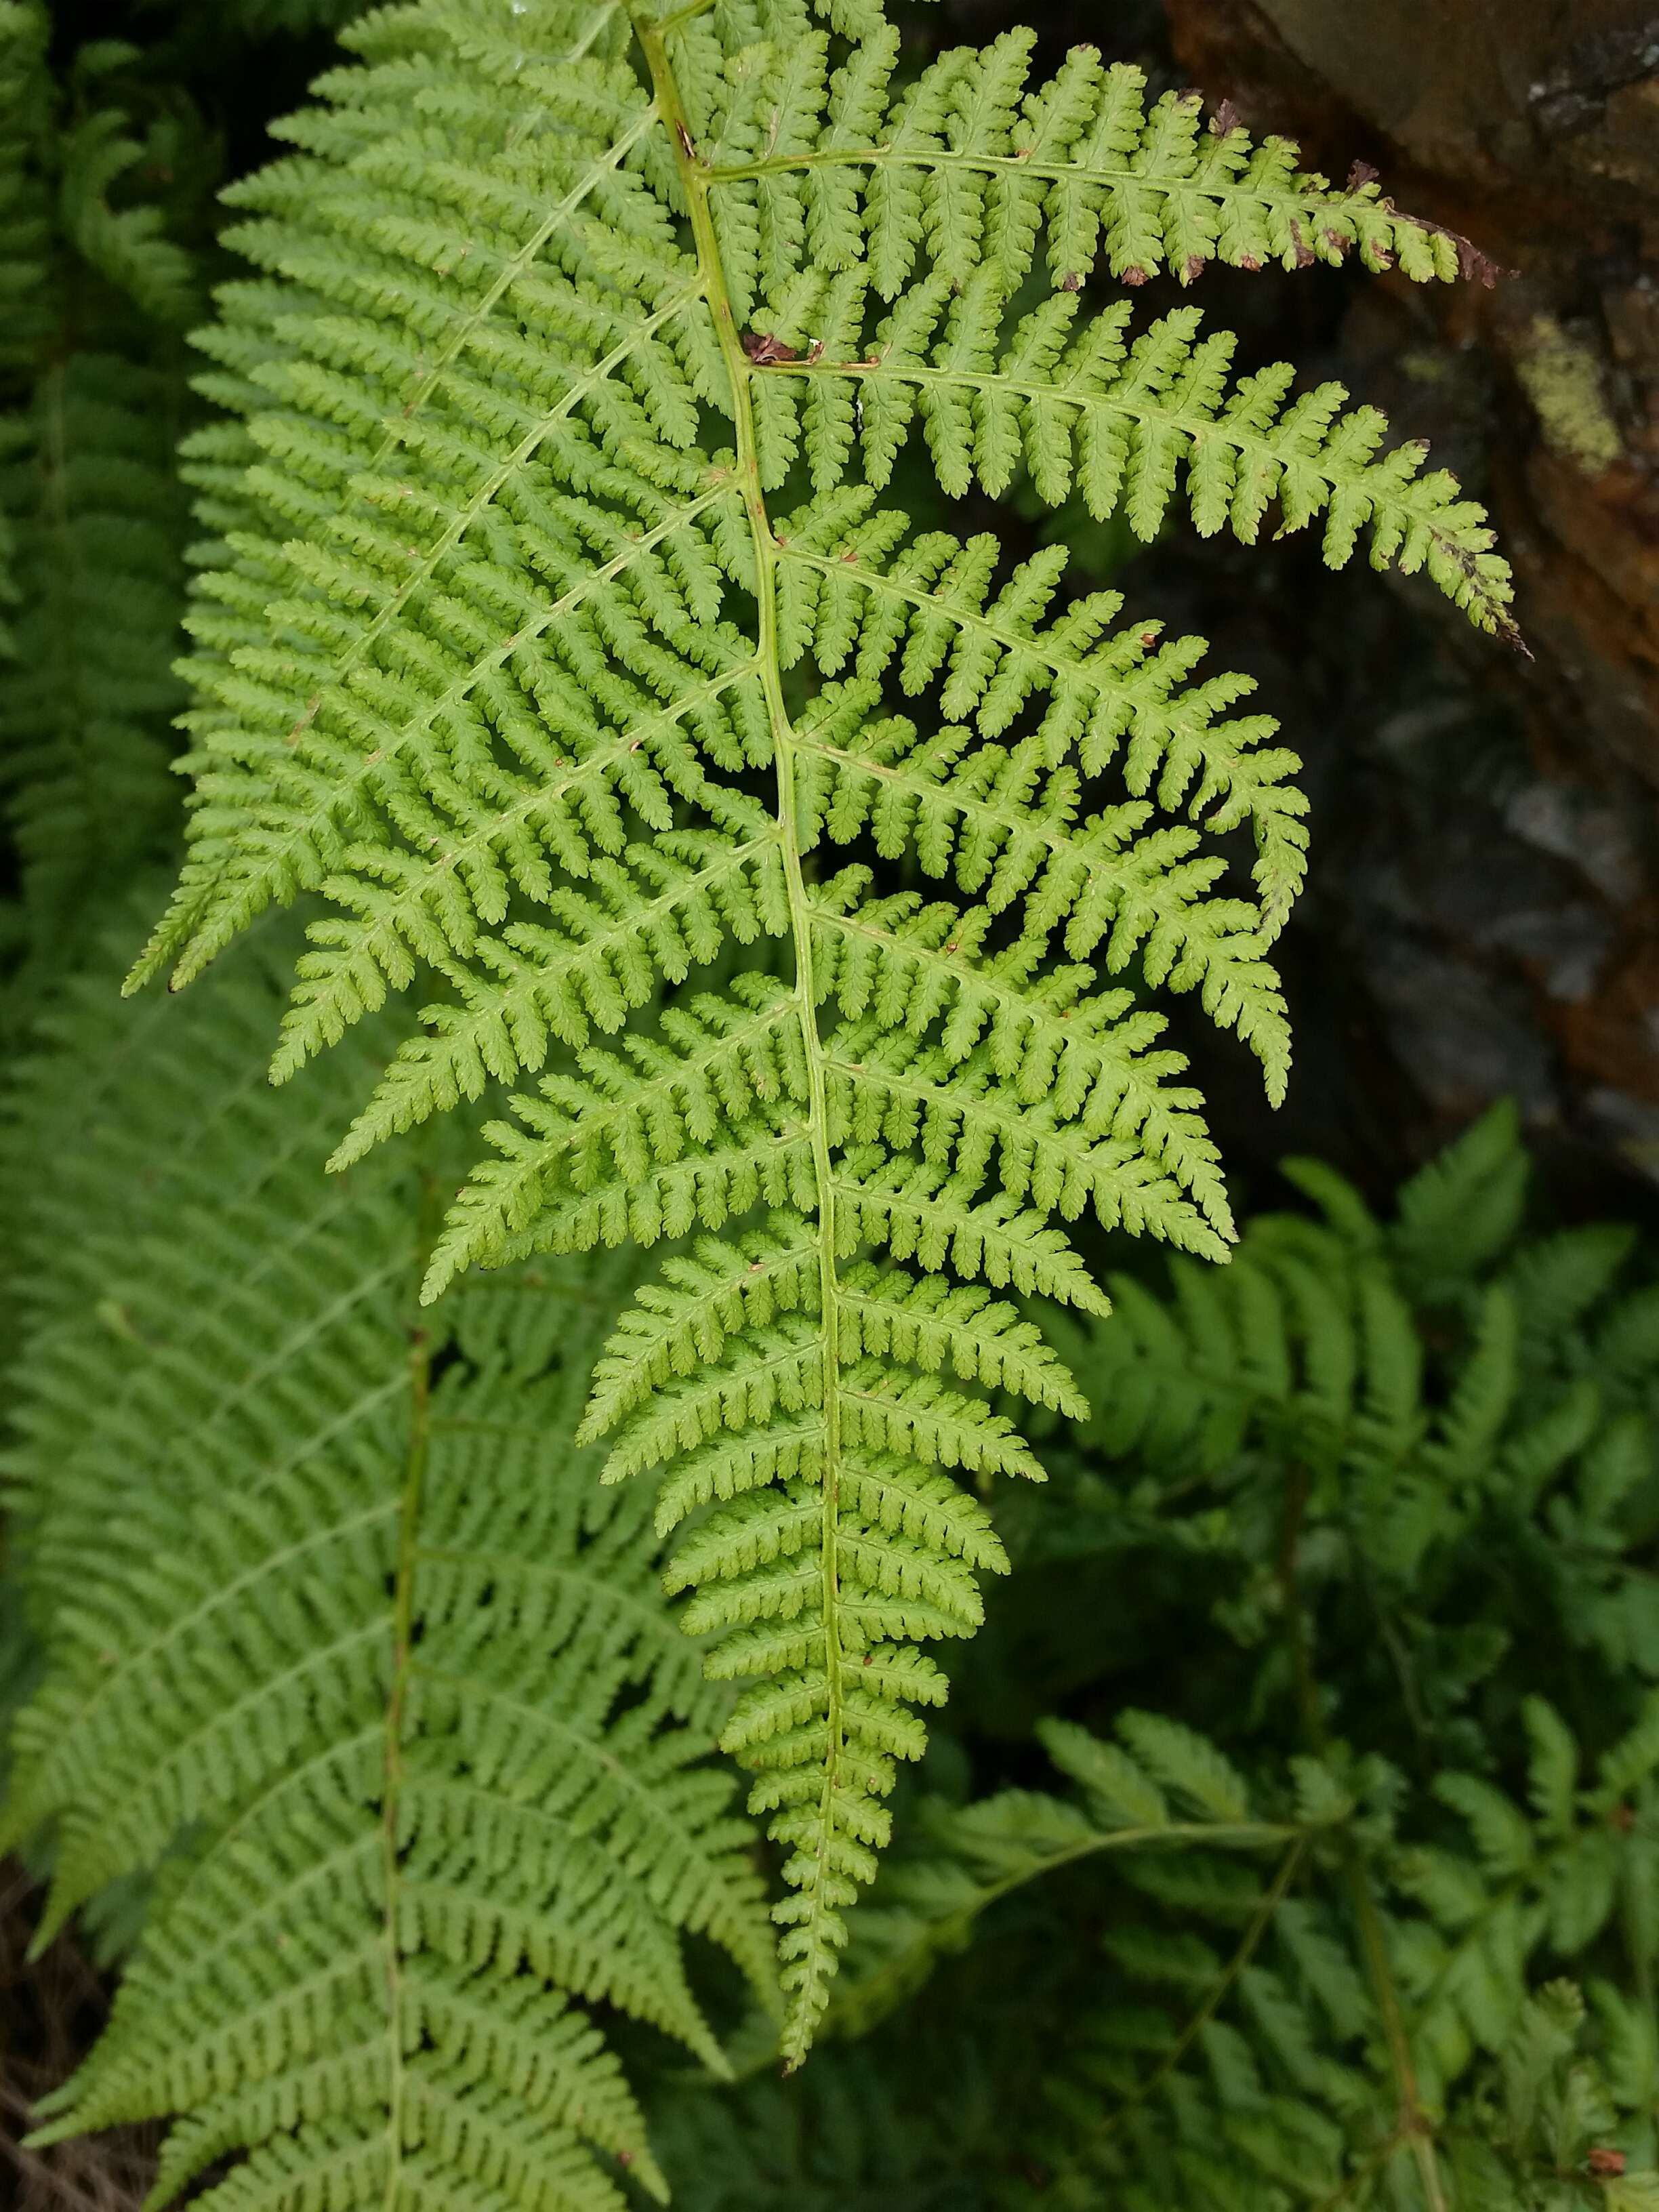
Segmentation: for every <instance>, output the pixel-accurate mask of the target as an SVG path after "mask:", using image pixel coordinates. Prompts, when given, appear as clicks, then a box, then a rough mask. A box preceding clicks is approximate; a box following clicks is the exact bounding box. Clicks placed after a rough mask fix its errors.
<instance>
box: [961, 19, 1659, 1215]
mask: <svg viewBox="0 0 1659 2212" xmlns="http://www.w3.org/2000/svg"><path fill="white" fill-rule="evenodd" d="M953 12H954V13H955V14H956V15H957V16H958V18H959V19H960V20H961V21H962V23H963V27H964V28H971V29H972V30H973V31H974V32H975V33H983V32H985V31H987V30H989V29H992V28H994V27H1000V24H1001V22H1002V21H1004V20H1005V17H1006V18H1007V19H1008V20H1013V19H1014V18H1015V17H1016V16H1017V15H1018V10H1017V9H1006V10H1005V9H1003V8H1002V7H1001V6H1000V4H999V5H997V6H995V7H983V6H975V5H972V4H964V5H960V6H958V7H957V8H956V9H954V10H953ZM1099 15H1100V11H1099V10H1098V9H1096V8H1093V7H1090V6H1086V5H1077V6H1072V7H1066V8H1055V9H1044V10H1042V11H1041V13H1040V15H1039V18H1038V20H1039V21H1041V22H1042V26H1043V28H1044V33H1045V36H1046V38H1047V39H1048V40H1049V41H1050V42H1051V43H1052V44H1053V45H1054V46H1055V47H1059V46H1062V45H1063V44H1065V43H1068V42H1069V41H1070V40H1073V39H1074V38H1078V37H1093V38H1096V39H1099V37H1100V36H1101V32H1100V27H1099ZM1111 21H1112V25H1113V28H1112V30H1111V33H1109V35H1110V39H1111V42H1112V44H1113V45H1114V46H1117V47H1118V48H1119V49H1120V50H1121V52H1123V54H1124V55H1125V57H1126V58H1134V59H1139V60H1143V61H1145V62H1146V64H1148V65H1149V67H1150V68H1151V69H1152V71H1153V74H1154V77H1155V80H1158V81H1161V82H1164V83H1165V84H1170V85H1179V86H1184V85H1195V86H1197V87H1199V88H1200V89H1201V90H1202V91H1203V93H1204V94H1205V95H1206V100H1208V101H1209V102H1210V103H1212V104H1213V103H1215V102H1217V101H1218V100H1222V99H1223V98H1225V99H1226V100H1230V101H1231V103H1232V105H1233V106H1234V108H1235V109H1236V110H1237V112H1238V115H1239V117H1240V118H1241V119H1242V120H1243V122H1244V123H1245V124H1246V125H1248V126H1249V128H1251V130H1252V131H1256V132H1258V133H1259V132H1263V131H1285V132H1286V133H1288V134H1289V135H1291V136H1292V137H1296V138H1297V140H1298V141H1299V142H1300V143H1301V144H1302V146H1303V148H1304V158H1305V159H1306V160H1307V161H1309V162H1310V164H1316V165H1317V166H1319V167H1322V168H1323V169H1324V170H1325V171H1326V172H1327V173H1328V174H1331V175H1333V176H1337V177H1340V176H1341V175H1343V174H1344V173H1346V170H1347V168H1348V167H1349V166H1350V164H1351V163H1352V162H1353V161H1356V160H1362V161H1367V162H1369V163H1370V164H1372V165H1373V166H1374V167H1376V168H1377V169H1378V170H1380V171H1381V173H1382V177H1383V188H1384V189H1385V190H1386V191H1389V192H1390V193H1391V195H1392V196H1393V197H1394V198H1395V200H1396V202H1397V203H1398V204H1400V205H1401V206H1403V207H1406V208H1407V209H1409V210H1411V211H1412V212H1413V213H1415V214H1419V215H1422V216H1428V217H1430V218H1431V219H1432V220H1435V221H1437V222H1443V223H1445V224H1446V225H1447V226H1448V227H1449V228H1452V229H1454V230H1455V231H1457V232H1459V233H1460V234H1463V235H1465V236H1467V237H1468V238H1469V239H1470V240H1473V241H1474V244H1475V245H1476V246H1479V247H1480V249H1481V250H1482V251H1483V252H1485V253H1486V254H1487V255H1489V256H1490V257H1491V258H1492V261H1493V262H1494V263H1495V264H1498V270H1497V274H1496V278H1495V281H1494V282H1493V283H1492V285H1491V286H1490V287H1489V288H1487V287H1483V286H1481V285H1480V284H1478V283H1476V284H1467V285H1462V286H1459V287H1456V288H1453V289H1444V288H1439V287H1436V288H1429V289H1425V288H1419V287H1415V286H1412V285H1408V284H1407V283H1404V282H1403V281H1402V280H1400V279H1398V278H1393V277H1384V278H1382V279H1380V280H1379V279H1377V278H1376V277H1371V276H1366V275H1364V273H1363V272H1361V271H1357V270H1356V271H1352V272H1346V273H1345V274H1341V275H1335V274H1333V273H1332V272H1330V271H1328V270H1323V269H1319V270H1310V271H1309V272H1308V273H1307V274H1306V275H1304V276H1302V277H1300V278H1299V279H1297V280H1294V281H1293V280H1291V279H1289V278H1287V277H1284V276H1264V277H1262V278H1247V277H1242V276H1237V275H1236V274H1235V273H1234V272H1231V271H1225V270H1223V271H1219V272H1206V276H1205V277H1204V279H1203V280H1202V283H1201V286H1200V289H1199V292H1198V294H1197V296H1198V297H1199V298H1200V300H1201V301H1202V302H1203V304H1205V305H1206V307H1209V308H1210V310H1211V312H1212V313H1213V315H1214V316H1215V318H1216V319H1217V320H1218V321H1221V322H1224V323H1228V324H1231V325H1233V326H1234V327H1236V328H1237V329H1238V330H1239V331H1241V333H1242V334H1243V348H1244V350H1245V352H1246V353H1247V354H1249V356H1261V357H1263V358H1273V357H1276V356H1284V355H1289V356H1291V357H1292V358H1294V359H1296V360H1297V362H1299V363H1300V364H1301V365H1302V367H1303V368H1304V370H1305V371H1307V372H1308V373H1309V374H1332V375H1335V376H1337V377H1339V378H1340V380H1342V381H1343V382H1345V383H1346V384H1348V385H1349V386H1351V387H1352V389H1354V390H1355V392H1357V393H1358V394H1359V395H1360V396H1361V397H1363V398H1367V399H1370V400H1374V401H1375V402H1376V403H1377V404H1380V405H1381V406H1383V408H1384V409H1385V410H1386V411H1387V412H1388V413H1389V415H1390V416H1391V418H1392V419H1393V422H1394V424H1395V428H1396V430H1398V431H1400V432H1401V433H1403V434H1405V435H1414V436H1415V435H1423V436H1427V437H1428V438H1430V439H1431V441H1433V444H1434V447H1435V457H1436V459H1438V460H1441V461H1443V462H1445V463H1446V464H1448V465H1450V466H1451V467H1452V468H1454V469H1455V471H1457V472H1458V473H1459V475H1460V476H1462V477H1463V478H1464V479H1465V481H1466V482H1467V483H1468V485H1469V486H1470V488H1471V489H1473V490H1474V491H1475V492H1477V493H1478V494H1479V495H1480V496H1482V497H1483V498H1485V499H1486V500H1487V501H1488V502H1489V503H1490V504H1491V506H1492V508H1493V510H1494V513H1495V515H1496V517H1497V520H1498V525H1499V528H1500V530H1501V532H1502V535H1503V538H1504V544H1505V547H1506V550H1507V551H1508V552H1509V555H1510V558H1511V560H1512V561H1513V562H1514V563H1515V567H1516V573H1517V580H1518V599H1517V608H1516V611H1517V614H1518V616H1519V619H1520V623H1521V627H1522V631H1523V633H1524V635H1525V636H1526V638H1527V640H1528V645H1529V647H1530V648H1531V652H1532V654H1533V656H1534V658H1533V659H1531V660H1529V661H1528V660H1526V659H1521V658H1519V657H1516V656H1513V655H1511V654H1509V653H1505V652H1504V650H1503V649H1502V648H1501V647H1498V646H1496V645H1494V644H1492V642H1491V641H1487V640H1486V639H1484V638H1480V637H1476V636H1474V635H1472V634H1471V633H1469V632H1468V631H1467V630H1466V629H1464V628H1463V627H1462V623H1461V622H1460V621H1459V618H1458V617H1455V615H1452V614H1450V613H1449V611H1446V610H1443V608H1442V607H1441V606H1440V605H1438V604H1437V603H1436V602H1434V601H1433V599H1432V598H1431V594H1429V593H1428V592H1419V591H1417V590H1415V589H1413V588H1412V587H1410V586H1401V585H1400V584H1399V582H1398V580H1395V581H1394V583H1393V584H1392V585H1391V586H1390V587H1388V588H1379V587H1378V585H1377V583H1376V580H1374V579H1373V578H1371V577H1370V576H1368V575H1367V574H1364V572H1363V570H1360V571H1358V572H1349V573H1347V574H1344V575H1342V576H1340V577H1331V576H1329V575H1328V574H1326V573H1325V572H1324V571H1323V570H1322V568H1320V566H1319V564H1318V561H1317V556H1316V551H1315V550H1314V549H1313V548H1311V547H1307V546H1304V545H1300V544H1297V545H1289V544H1287V545H1284V546H1279V547H1276V548H1273V550H1271V552H1270V553H1269V554H1268V555H1267V557H1265V558H1264V557H1262V556H1261V554H1259V553H1247V552H1244V551H1243V550H1240V549H1237V548H1219V547H1217V548H1206V549H1202V550H1200V551H1199V552H1198V553H1197V554H1196V555H1195V554H1194V547H1193V545H1192V542H1191V539H1190V535H1189V534H1188V535H1187V536H1185V537H1176V536H1172V537H1171V538H1169V539H1167V540H1166V541H1165V542H1164V544H1161V545H1160V546H1159V547H1158V548H1157V549H1155V550H1153V552H1152V554H1151V555H1150V556H1146V557H1144V558H1142V559H1141V560H1139V562H1136V563H1134V564H1133V566H1132V567H1131V568H1130V569H1129V570H1128V571H1127V578H1126V580H1127V586H1128V588H1129V590H1130V595H1131V602H1132V605H1134V606H1135V607H1136V608H1137V610H1138V608H1139V601H1140V589H1139V587H1140V586H1145V589H1146V593H1147V594H1148V595H1149V596H1150V598H1151V599H1152V600H1153V601H1154V602H1155V603H1156V605H1157V611H1158V612H1160V613H1168V614H1169V615H1170V616H1171V617H1174V618H1176V619H1177V620H1181V621H1182V622H1184V623H1188V624H1189V625H1190V626H1191V627H1192V628H1194V629H1198V630H1200V632H1202V633H1203V634H1204V635H1207V636H1209V637H1210V638H1212V640H1213V641H1214V644H1215V647H1216V656H1217V660H1218V663H1219V664H1221V665H1240V666H1243V667H1244V668H1247V669H1249V671H1251V672H1252V673H1254V674H1255V675H1257V676H1258V677H1259V678H1260V679H1261V688H1262V692H1263V695H1264V696H1263V699H1262V702H1261V703H1263V704H1264V705H1267V706H1268V707H1270V708H1272V709H1273V711H1275V712H1276V713H1278V714H1280V715H1281V717H1282V718H1283V720H1284V723H1285V733H1286V736H1287V737H1288V738H1289V740H1290V742H1291V743H1292V744H1294V745H1295V746H1296V747H1297V749H1298V750H1300V751H1301V752H1302V754H1303V755H1304V759H1305V760H1306V762H1307V764H1308V775H1309V782H1310V789H1311V792H1312V794H1313V799H1314V817H1313V828H1314V868H1313V877H1312V883H1311V888H1310V894H1309V896H1308V897H1307V899H1306V900H1305V902H1304V904H1303V906H1302V908H1301V909H1300V912H1299V914H1298V916H1297V921H1296V922H1295V923H1293V925H1292V928H1291V935H1290V940H1289V943H1288V944H1287V946H1286V948H1285V954H1286V962H1287V965H1288V968H1289V970H1290V976H1291V989H1292V994H1293V1007H1292V1011H1293V1017H1294V1026H1295V1029H1296V1032H1297V1040H1298V1051H1299V1070H1298V1073H1297V1077H1296V1078H1295V1079H1293V1083H1292V1088H1291V1097H1290V1101H1289V1103H1288V1104H1287V1106H1286V1108H1285V1110H1284V1112H1283V1113H1282V1114H1280V1115H1278V1116H1272V1117H1270V1116H1269V1115H1267V1113H1266V1111H1265V1109H1258V1108H1257V1107H1256V1106H1255V1103H1254V1102H1253V1101H1252V1099H1251V1097H1250V1096H1249V1092H1248V1090H1247V1088H1246V1087H1245V1086H1244V1085H1243V1084H1242V1083H1241V1081H1240V1079H1239V1077H1238V1074H1237V1070H1236V1069H1234V1068H1232V1067H1231V1066H1229V1065H1225V1064H1212V1063H1215V1062H1216V1050H1215V1048H1214V1046H1213V1045H1212V1044H1206V1042H1204V1041H1203V1040H1202V1039H1201V1038H1200V1037H1199V1036H1197V1034H1196V1033H1195V1032H1194V1035H1193V1036H1192V1038H1191V1041H1190V1042H1191V1048H1192V1049H1193V1050H1194V1054H1195V1056H1197V1057H1200V1060H1201V1061H1202V1063H1203V1067H1204V1074H1205V1078H1206V1089H1208V1090H1209V1091H1210V1093H1211V1097H1212V1101H1213V1103H1214V1105H1215V1120H1216V1123H1217V1133H1218V1136H1219V1138H1220V1139H1221V1141H1222V1144H1223V1147H1224V1152H1225V1153H1226V1154H1227V1155H1228V1156H1229V1157H1230V1158H1234V1159H1237V1161H1238V1162H1239V1163H1240V1164H1241V1165H1243V1166H1247V1167H1248V1168H1250V1169H1254V1170H1256V1171H1257V1172H1258V1173H1259V1171H1260V1170H1261V1169H1262V1168H1263V1167H1264V1166H1265V1165H1266V1164H1267V1162H1268V1161H1270V1160H1271V1159H1272V1158H1273V1157H1275V1156H1276V1155H1277V1154H1279V1152H1282V1151H1284V1150H1285V1149H1287V1148H1294V1149H1297V1150H1310V1151H1317V1152H1322V1153H1323V1154H1325V1155H1326V1156H1327V1157H1328V1158H1332V1159H1334V1161H1335V1162H1336V1163H1337V1164H1340V1165H1341V1166H1343V1167H1345V1168H1346V1170H1348V1171H1349V1172H1351V1173H1352V1174H1353V1175H1355V1176H1357V1177H1358V1179H1359V1180H1360V1181H1361V1182H1363V1183H1364V1184H1365V1185H1366V1186H1367V1187H1369V1188H1373V1189H1376V1190H1380V1189H1381V1188H1383V1187H1384V1186H1386V1185H1387V1184H1388V1183H1389V1182H1392V1181H1393V1180H1394V1179H1395V1176H1396V1175H1397V1174H1398V1173H1399V1172H1400V1171H1401V1170H1403V1169H1405V1168H1407V1167H1408V1166H1410V1165H1412V1164H1415V1163H1416V1162H1417V1161H1419V1160H1420V1159H1421V1158H1423V1157H1424V1156H1425V1153H1426V1152H1429V1151H1430V1150H1431V1149H1432V1148H1433V1146H1435V1145H1436V1144H1437V1143H1438V1142H1439V1141H1440V1140H1441V1139H1443V1138H1444V1137H1445V1136H1446V1135H1448V1134H1449V1133H1450V1132H1451V1131H1452V1130H1453V1129H1455V1127H1458V1126H1459V1125H1461V1124H1462V1122H1463V1121H1466V1120H1467V1119H1468V1116H1469V1115H1472V1114H1474V1112H1475V1111H1477V1110H1478V1109H1480V1107H1482V1106H1483V1105H1485V1104H1486V1103H1487V1102H1488V1101H1489V1100H1491V1099H1492V1097H1495V1096H1497V1095H1499V1094H1501V1093H1503V1092H1504V1091H1509V1092H1512V1093H1513V1094H1514V1095H1515V1096H1516V1097H1518V1099H1519V1100H1520V1102H1521V1103H1522V1109H1523V1113H1524V1116H1525V1120H1526V1123H1527V1126H1528V1133H1529V1134H1530V1135H1531V1136H1532V1138H1533V1139H1534V1144H1535V1145H1536V1146H1538V1147H1539V1148H1540V1150H1541V1153H1542V1156H1543V1159H1544V1164H1545V1168H1546V1172H1547V1176H1549V1177H1550V1179H1551V1181H1552V1182H1553V1185H1554V1188H1555V1191H1556V1194H1557V1196H1558V1200H1559V1202H1560V1203H1561V1204H1562V1205H1563V1206H1564V1208H1565V1210H1566V1211H1569V1212H1573V1211H1577V1210H1579V1208H1581V1207H1591V1208H1595V1209H1601V1208H1607V1207H1614V1208H1621V1209H1623V1210H1626V1211H1630V1210H1634V1211H1636V1212H1638V1213H1648V1212H1650V1209H1651V1208H1652V1206H1653V1204H1654V1194H1655V1192H1656V1190H1659V834H1656V833H1659V11H1656V10H1655V9H1652V8H1651V7H1644V6H1636V5H1632V4H1631V0H1365V4H1364V5H1363V6H1357V5H1355V4H1353V0H1168V5H1167V9H1158V10H1155V9H1153V8H1152V7H1151V6H1150V5H1142V6H1138V7H1137V6H1131V7H1128V8H1125V9H1117V10H1114V11H1112V15H1111ZM1241 1195H1242V1196H1243V1197H1244V1199H1245V1200H1246V1202H1247V1203H1248V1202H1249V1195H1250V1194H1249V1190H1248V1189H1247V1190H1245V1191H1243V1192H1242V1193H1241Z"/></svg>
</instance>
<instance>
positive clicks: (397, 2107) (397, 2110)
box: [380, 1172, 443, 2212]
mask: <svg viewBox="0 0 1659 2212" xmlns="http://www.w3.org/2000/svg"><path fill="white" fill-rule="evenodd" d="M442 1216H443V1204H442V1200H441V1195H440V1193H439V1191H438V1188H437V1180H436V1178H435V1176H433V1175H432V1174H431V1173H430V1172H428V1173H425V1174H423V1175H422V1179H421V1200H420V1229H419V1236H418V1239H417V1250H416V1274H415V1284H416V1291H417V1293H418V1291H419V1286H420V1283H421V1279H422V1276H423V1275H424V1274H425V1273H426V1262H427V1255H428V1252H429V1251H430V1249H431V1247H432V1243H433V1241H434V1239H435V1237H436V1234H437V1230H438V1225H439V1223H440V1221H441V1218H442ZM409 1389H410V1411H409V1446H408V1449H407V1451H406V1453H405V1455H404V1476H403V1494H402V1499H401V1503H400V1505H399V1509H398V1563H397V1567H396V1570H395V1573H394V1576H393V1580H392V1680H391V1684H390V1686H389V1688H388V1690H387V1692H386V1734H385V1765H384V1778H385V1779H384V1789H383V1791H382V1795H381V1799H380V1866H381V1881H382V1884H383V1887H384V1890H385V1899H384V1907H383V1914H384V1917H383V1922H382V1929H383V1936H384V1942H385V1947H386V2033H387V2037H388V2039H389V2042H390V2045H391V2052H390V2060H389V2064H388V2068H387V2086H386V2212H397V2206H398V2203H399V2199H400V2191H401V2186H402V2178H403V2149H404V1971H403V1949H402V1944H401V1941H400V1930H399V1921H400V1918H401V1915H400V1912H399V1909H398V1907H399V1888H400V1884H401V1881H402V1874H403V1867H402V1856H401V1850H400V1845H399V1842H398V1820H399V1816H400V1812H401V1808H402V1794H403V1784H404V1727H405V1724H406V1722H407V1718H408V1705H409V1679H410V1673H411V1671H412V1668H413V1658H414V1648H415V1567H416V1556H417V1552H418V1547H419V1543H420V1529H421V1506H422V1498H423V1495H424V1492H425V1488H426V1468H427V1458H428V1449H429V1446H430V1439H431V1420H430V1407H431V1398H432V1341H431V1334H430V1332H429V1331H428V1330H427V1329H425V1328H418V1327H417V1328H411V1330H410V1343H409Z"/></svg>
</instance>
